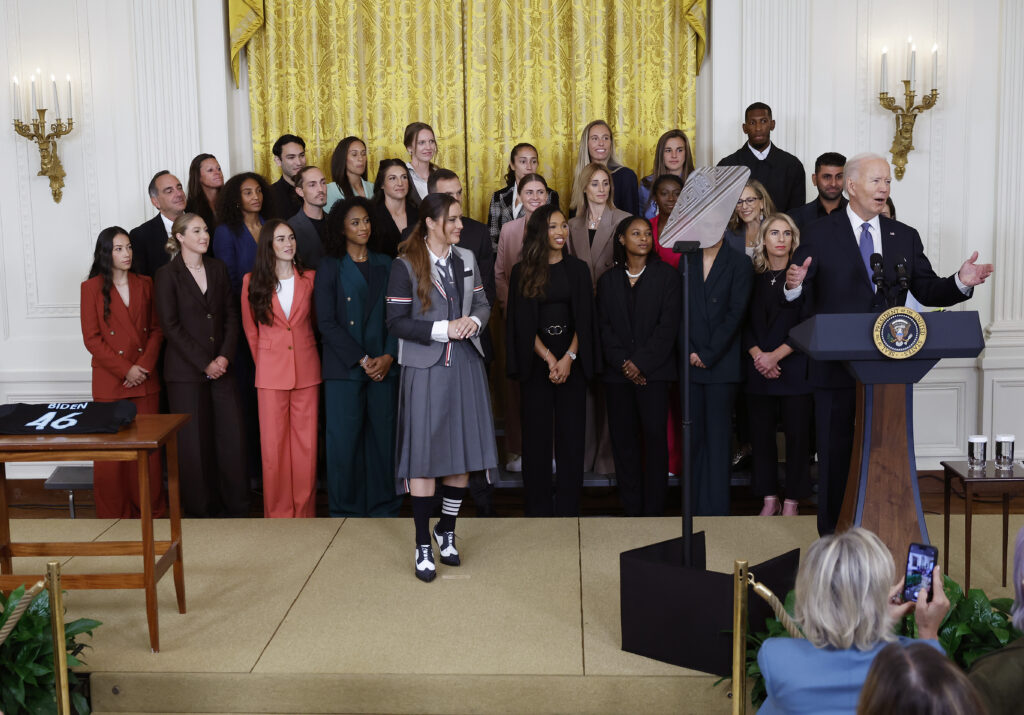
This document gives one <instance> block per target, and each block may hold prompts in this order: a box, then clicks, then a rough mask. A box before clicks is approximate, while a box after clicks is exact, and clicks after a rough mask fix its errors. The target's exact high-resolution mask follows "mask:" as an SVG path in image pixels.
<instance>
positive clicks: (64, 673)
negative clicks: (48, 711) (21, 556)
mask: <svg viewBox="0 0 1024 715" xmlns="http://www.w3.org/2000/svg"><path fill="white" fill-rule="evenodd" d="M46 586H47V589H49V591H50V629H51V630H52V631H53V673H54V685H55V686H56V688H57V712H58V713H61V715H71V699H70V697H69V696H68V650H67V638H66V637H65V636H64V594H63V592H62V591H61V587H60V562H59V561H51V562H49V563H48V564H47V565H46Z"/></svg>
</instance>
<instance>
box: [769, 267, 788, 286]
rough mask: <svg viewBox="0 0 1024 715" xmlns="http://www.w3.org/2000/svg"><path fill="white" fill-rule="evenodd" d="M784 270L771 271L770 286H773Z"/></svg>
mask: <svg viewBox="0 0 1024 715" xmlns="http://www.w3.org/2000/svg"><path fill="white" fill-rule="evenodd" d="M784 270H786V269H785V268H780V269H779V270H777V271H772V280H771V284H772V285H775V281H776V280H777V279H778V277H779V276H780V275H782V272H783V271H784Z"/></svg>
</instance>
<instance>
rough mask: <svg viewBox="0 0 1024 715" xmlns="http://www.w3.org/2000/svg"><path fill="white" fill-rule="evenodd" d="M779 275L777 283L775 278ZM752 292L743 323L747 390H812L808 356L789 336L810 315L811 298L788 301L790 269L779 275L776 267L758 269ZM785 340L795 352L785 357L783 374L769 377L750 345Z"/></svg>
mask: <svg viewBox="0 0 1024 715" xmlns="http://www.w3.org/2000/svg"><path fill="white" fill-rule="evenodd" d="M773 277H774V278H775V285H772V283H771V279H772V278H773ZM753 286H754V287H753V289H752V290H751V295H750V308H749V309H748V311H747V320H746V324H745V325H744V326H743V364H744V367H745V375H746V378H747V380H746V382H747V387H746V390H747V392H750V393H753V394H757V395H806V394H807V393H809V392H810V391H811V385H810V383H809V382H808V380H807V356H806V355H804V354H803V353H802V352H800V351H799V350H796V349H795V346H793V344H792V343H791V342H790V340H789V331H790V330H792V329H793V328H794V327H795V326H797V325H799V324H800V323H802V322H803V321H804V320H806V319H807V318H809V317H810V315H809V314H808V312H807V301H805V300H803V299H802V298H798V299H797V300H794V301H787V300H786V296H785V294H784V292H783V291H784V290H785V287H786V273H785V271H783V272H782V273H780V274H778V275H775V273H774V272H773V271H770V270H769V271H766V272H765V273H755V274H754V280H753ZM783 343H786V344H787V345H789V346H790V347H793V348H794V352H793V353H792V354H791V355H789V356H788V357H785V358H783V359H782V361H781V362H779V366H780V367H782V368H783V370H782V374H781V375H779V377H777V378H775V379H772V380H768V379H766V378H764V377H762V376H761V373H759V372H758V371H757V369H756V368H755V367H754V359H753V358H752V357H750V349H751V348H752V347H754V346H757V347H759V348H760V349H761V350H764V351H765V352H771V351H772V350H775V349H776V348H778V347H779V346H780V345H782V344H783Z"/></svg>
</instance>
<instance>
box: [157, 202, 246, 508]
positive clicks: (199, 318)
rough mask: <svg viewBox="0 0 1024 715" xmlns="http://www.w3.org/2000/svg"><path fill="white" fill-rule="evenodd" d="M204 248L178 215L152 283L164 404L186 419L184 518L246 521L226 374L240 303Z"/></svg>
mask: <svg viewBox="0 0 1024 715" xmlns="http://www.w3.org/2000/svg"><path fill="white" fill-rule="evenodd" d="M209 246H210V234H209V232H208V231H207V230H206V222H205V221H203V219H202V217H200V216H197V215H196V214H190V213H184V214H182V215H181V216H179V217H178V218H177V219H175V221H174V225H173V226H172V227H171V237H170V238H169V239H168V240H167V248H168V252H169V253H171V254H172V258H171V260H170V262H169V263H167V265H165V266H162V267H161V268H160V269H159V270H157V272H156V276H155V278H154V283H155V284H156V309H157V315H158V316H159V317H160V327H161V328H162V329H163V331H164V338H165V339H166V341H167V348H166V350H165V353H164V380H165V382H166V383H167V402H168V405H169V406H170V409H171V412H179V413H182V414H187V415H191V416H192V419H190V420H189V421H188V422H187V423H186V424H185V426H184V427H182V428H181V431H180V432H179V433H178V462H179V465H180V469H179V470H178V471H179V473H180V475H181V505H182V509H183V510H184V512H185V516H192V517H210V516H229V517H246V516H248V515H249V484H248V480H247V479H246V459H245V437H244V434H243V431H242V415H241V412H240V409H239V402H238V387H237V385H236V383H235V380H234V375H232V374H231V373H232V372H233V365H232V362H231V361H232V360H233V359H234V356H235V351H236V350H237V348H238V333H239V329H240V321H239V318H238V305H239V301H238V298H237V297H236V296H235V295H234V294H233V293H232V291H231V280H230V279H229V278H228V271H227V268H226V267H225V266H224V263H223V261H219V260H217V259H216V258H208V257H206V255H205V254H206V251H207V249H208V248H209Z"/></svg>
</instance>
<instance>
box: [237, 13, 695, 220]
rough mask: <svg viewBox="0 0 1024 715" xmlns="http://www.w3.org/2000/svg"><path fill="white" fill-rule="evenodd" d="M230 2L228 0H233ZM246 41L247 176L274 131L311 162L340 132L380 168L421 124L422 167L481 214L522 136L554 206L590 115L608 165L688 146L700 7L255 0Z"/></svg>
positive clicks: (264, 161)
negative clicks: (601, 125)
mask: <svg viewBox="0 0 1024 715" xmlns="http://www.w3.org/2000/svg"><path fill="white" fill-rule="evenodd" d="M236 1H237V0H236ZM263 15H264V22H263V25H262V27H260V28H259V29H258V30H257V31H256V32H255V34H254V35H253V37H252V39H251V40H250V42H249V48H248V49H249V87H250V98H249V99H250V105H251V109H252V127H253V149H254V154H255V158H256V170H257V171H259V172H262V173H264V174H266V175H268V176H269V175H272V174H273V173H274V164H273V159H272V156H271V151H270V149H271V146H272V145H273V143H274V140H275V139H276V138H277V137H278V136H280V135H281V134H283V133H285V132H292V133H295V134H299V135H300V136H302V137H303V138H304V139H305V141H306V155H307V157H308V160H309V161H310V162H311V163H315V164H316V165H318V166H320V167H322V168H324V169H325V170H326V169H327V168H328V167H329V164H330V158H331V152H332V151H333V150H334V147H335V146H336V145H337V143H338V141H339V140H341V139H342V138H343V137H345V136H347V135H349V134H354V135H356V136H359V137H361V138H362V139H363V140H364V141H365V142H366V144H367V150H368V154H369V156H370V164H369V171H370V178H371V179H372V178H373V174H374V173H375V170H376V164H377V162H378V161H379V160H380V159H383V158H389V157H398V158H401V159H403V160H404V159H408V152H407V151H406V149H405V147H404V146H403V145H402V131H403V129H404V128H405V125H406V124H408V123H409V122H411V121H424V122H427V123H428V124H430V125H431V126H432V127H434V131H435V132H436V135H437V144H438V155H437V157H436V159H435V163H436V164H438V165H439V166H446V167H448V168H450V169H452V170H454V171H456V172H457V173H458V174H459V175H460V176H461V177H462V180H463V185H464V187H465V192H466V201H467V212H468V213H469V215H471V216H473V217H474V218H477V219H483V220H486V217H487V204H488V202H489V200H490V196H491V193H492V192H493V191H495V190H496V189H499V188H501V187H502V186H504V181H503V178H502V177H503V176H504V174H505V170H506V168H507V162H508V153H509V150H510V149H511V148H512V146H513V145H514V144H516V143H517V142H520V141H528V142H530V143H532V144H534V145H535V146H536V147H537V149H538V152H539V154H540V164H541V172H542V173H543V175H544V177H545V178H546V179H548V182H549V184H550V185H551V186H552V188H555V189H557V190H558V191H559V193H560V194H561V195H562V196H563V197H564V201H563V202H564V203H566V205H567V201H568V191H569V186H570V184H571V181H572V169H573V165H574V163H575V159H576V153H577V149H578V146H579V135H580V132H581V131H582V129H583V126H584V125H585V124H586V123H587V122H588V121H590V120H591V119H596V118H604V119H605V120H607V121H608V123H609V124H610V125H611V128H612V131H613V133H614V136H615V146H616V152H617V153H618V155H619V157H620V159H621V160H622V161H623V162H624V163H625V164H626V165H627V166H629V167H631V168H633V169H634V170H635V171H636V172H637V174H638V175H639V176H641V177H642V176H644V175H646V174H648V173H650V171H651V169H652V168H653V152H654V146H655V144H656V142H657V139H658V137H659V136H660V135H661V134H662V133H663V132H664V131H665V130H667V129H670V128H674V127H679V128H681V129H683V130H684V131H685V132H687V134H688V135H689V136H690V137H691V139H693V132H694V117H695V113H696V108H695V106H696V105H695V97H696V89H695V79H696V75H697V71H698V69H699V61H700V59H702V57H703V52H704V41H703V37H704V17H705V15H706V0H689V1H688V2H679V0H587V1H586V2H583V1H582V0H577V1H576V2H564V1H559V0H518V1H517V2H512V3H510V2H508V0H463V1H462V2H452V1H451V0H389V2H387V3H381V2H376V1H374V0H357V1H351V0H348V1H341V0H315V1H311V2H303V3H296V2H291V1H289V0H263Z"/></svg>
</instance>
